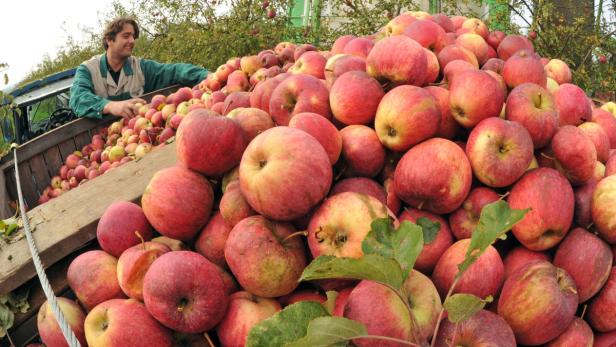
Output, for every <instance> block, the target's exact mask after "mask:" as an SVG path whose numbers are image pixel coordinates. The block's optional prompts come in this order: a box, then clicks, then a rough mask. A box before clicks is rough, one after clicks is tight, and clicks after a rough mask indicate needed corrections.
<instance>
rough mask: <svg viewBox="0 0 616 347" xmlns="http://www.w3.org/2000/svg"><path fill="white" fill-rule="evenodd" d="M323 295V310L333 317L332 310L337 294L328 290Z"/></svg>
mask: <svg viewBox="0 0 616 347" xmlns="http://www.w3.org/2000/svg"><path fill="white" fill-rule="evenodd" d="M325 295H326V296H327V301H325V303H323V306H325V309H326V310H327V312H328V313H329V314H330V315H333V314H334V308H335V307H336V299H337V298H338V292H337V291H335V290H328V291H327V292H325Z"/></svg>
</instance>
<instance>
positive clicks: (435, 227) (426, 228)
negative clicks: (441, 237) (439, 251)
mask: <svg viewBox="0 0 616 347" xmlns="http://www.w3.org/2000/svg"><path fill="white" fill-rule="evenodd" d="M417 225H419V226H420V227H421V228H422V229H423V237H424V244H430V243H432V241H434V239H436V235H437V234H438V231H439V230H441V223H439V222H436V221H433V220H431V219H429V218H427V217H419V218H417Z"/></svg>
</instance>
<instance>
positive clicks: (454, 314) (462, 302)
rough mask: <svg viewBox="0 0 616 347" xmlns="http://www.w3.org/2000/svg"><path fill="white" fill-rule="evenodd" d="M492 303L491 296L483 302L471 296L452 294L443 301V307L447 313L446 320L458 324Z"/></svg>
mask: <svg viewBox="0 0 616 347" xmlns="http://www.w3.org/2000/svg"><path fill="white" fill-rule="evenodd" d="M490 302H492V296H491V295H490V296H488V297H487V298H485V300H482V299H481V298H480V297H478V296H475V295H472V294H454V295H452V296H450V297H449V298H447V300H445V303H444V304H443V307H444V308H445V310H446V311H447V319H449V321H450V322H452V323H460V322H462V321H465V320H467V319H469V318H471V317H472V316H473V315H474V314H475V313H477V312H479V311H481V310H482V309H483V308H484V307H485V306H486V304H487V303H490Z"/></svg>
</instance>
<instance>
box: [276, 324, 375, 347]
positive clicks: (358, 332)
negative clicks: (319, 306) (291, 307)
mask: <svg viewBox="0 0 616 347" xmlns="http://www.w3.org/2000/svg"><path fill="white" fill-rule="evenodd" d="M366 335H368V331H367V330H366V327H365V326H364V325H363V324H361V323H359V322H356V321H353V320H350V319H346V318H342V317H319V318H315V319H313V320H312V321H310V324H308V331H307V333H306V336H304V337H303V338H301V339H299V340H296V341H294V342H291V343H287V344H286V345H285V347H328V346H346V345H347V342H348V341H350V340H352V339H353V338H356V337H358V336H366Z"/></svg>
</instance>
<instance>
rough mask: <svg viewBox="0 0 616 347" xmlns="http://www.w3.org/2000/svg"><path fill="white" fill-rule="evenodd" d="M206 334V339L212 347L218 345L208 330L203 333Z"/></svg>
mask: <svg viewBox="0 0 616 347" xmlns="http://www.w3.org/2000/svg"><path fill="white" fill-rule="evenodd" d="M203 335H204V336H205V339H206V340H207V343H208V345H210V347H216V345H215V344H214V342H212V338H211V337H210V334H208V333H207V332H206V333H204V334H203Z"/></svg>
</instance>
